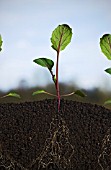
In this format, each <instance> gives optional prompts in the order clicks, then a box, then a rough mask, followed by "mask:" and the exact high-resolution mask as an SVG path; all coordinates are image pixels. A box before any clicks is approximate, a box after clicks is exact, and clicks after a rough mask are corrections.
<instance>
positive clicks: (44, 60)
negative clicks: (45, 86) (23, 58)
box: [33, 58, 54, 70]
mask: <svg viewBox="0 0 111 170" xmlns="http://www.w3.org/2000/svg"><path fill="white" fill-rule="evenodd" d="M33 62H35V63H36V64H38V65H40V66H42V67H47V68H48V69H49V70H52V67H53V66H54V62H53V61H52V60H50V59H48V58H38V59H35V60H33Z"/></svg>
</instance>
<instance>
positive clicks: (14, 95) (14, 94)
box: [0, 35, 20, 98]
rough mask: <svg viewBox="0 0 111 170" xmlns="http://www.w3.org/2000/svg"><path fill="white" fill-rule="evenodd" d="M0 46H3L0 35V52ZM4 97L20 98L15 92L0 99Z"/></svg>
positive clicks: (0, 48)
mask: <svg viewBox="0 0 111 170" xmlns="http://www.w3.org/2000/svg"><path fill="white" fill-rule="evenodd" d="M2 44H3V41H2V36H1V35H0V51H1V50H2ZM5 97H16V98H20V95H19V94H17V93H15V92H10V93H8V94H6V95H5V96H2V97H0V98H5Z"/></svg>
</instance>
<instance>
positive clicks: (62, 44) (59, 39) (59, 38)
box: [33, 24, 85, 112]
mask: <svg viewBox="0 0 111 170" xmlns="http://www.w3.org/2000/svg"><path fill="white" fill-rule="evenodd" d="M71 38H72V29H71V28H70V27H69V26H68V25H66V24H63V25H59V26H58V27H57V28H56V29H55V30H54V31H53V32H52V37H51V39H50V40H51V43H52V45H51V47H52V48H53V49H54V50H55V51H56V54H57V60H56V74H54V73H53V71H52V68H53V66H54V62H53V61H52V60H50V59H48V58H38V59H35V60H33V62H35V63H36V64H38V65H40V66H42V67H46V68H47V69H48V70H49V72H50V74H51V76H52V80H53V82H54V84H55V88H56V93H57V95H53V94H51V93H48V92H46V91H44V90H39V91H36V92H34V93H33V95H36V94H40V93H45V94H49V95H52V96H56V97H57V98H58V112H59V110H60V98H61V97H62V96H69V95H72V94H76V95H79V96H82V97H85V95H84V93H82V92H81V91H79V90H78V91H76V92H72V93H70V94H65V95H60V90H59V75H58V73H59V58H60V51H62V50H64V49H65V48H66V46H67V45H68V44H69V43H70V42H71Z"/></svg>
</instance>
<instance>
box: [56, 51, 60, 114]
mask: <svg viewBox="0 0 111 170" xmlns="http://www.w3.org/2000/svg"><path fill="white" fill-rule="evenodd" d="M59 52H60V49H59V50H58V52H57V63H56V90H57V98H58V112H59V111H60V90H59V80H58V68H59Z"/></svg>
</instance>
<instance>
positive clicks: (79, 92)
mask: <svg viewBox="0 0 111 170" xmlns="http://www.w3.org/2000/svg"><path fill="white" fill-rule="evenodd" d="M74 94H76V95H78V96H80V97H86V94H85V93H83V92H82V91H80V90H76V91H75V92H74Z"/></svg>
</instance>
